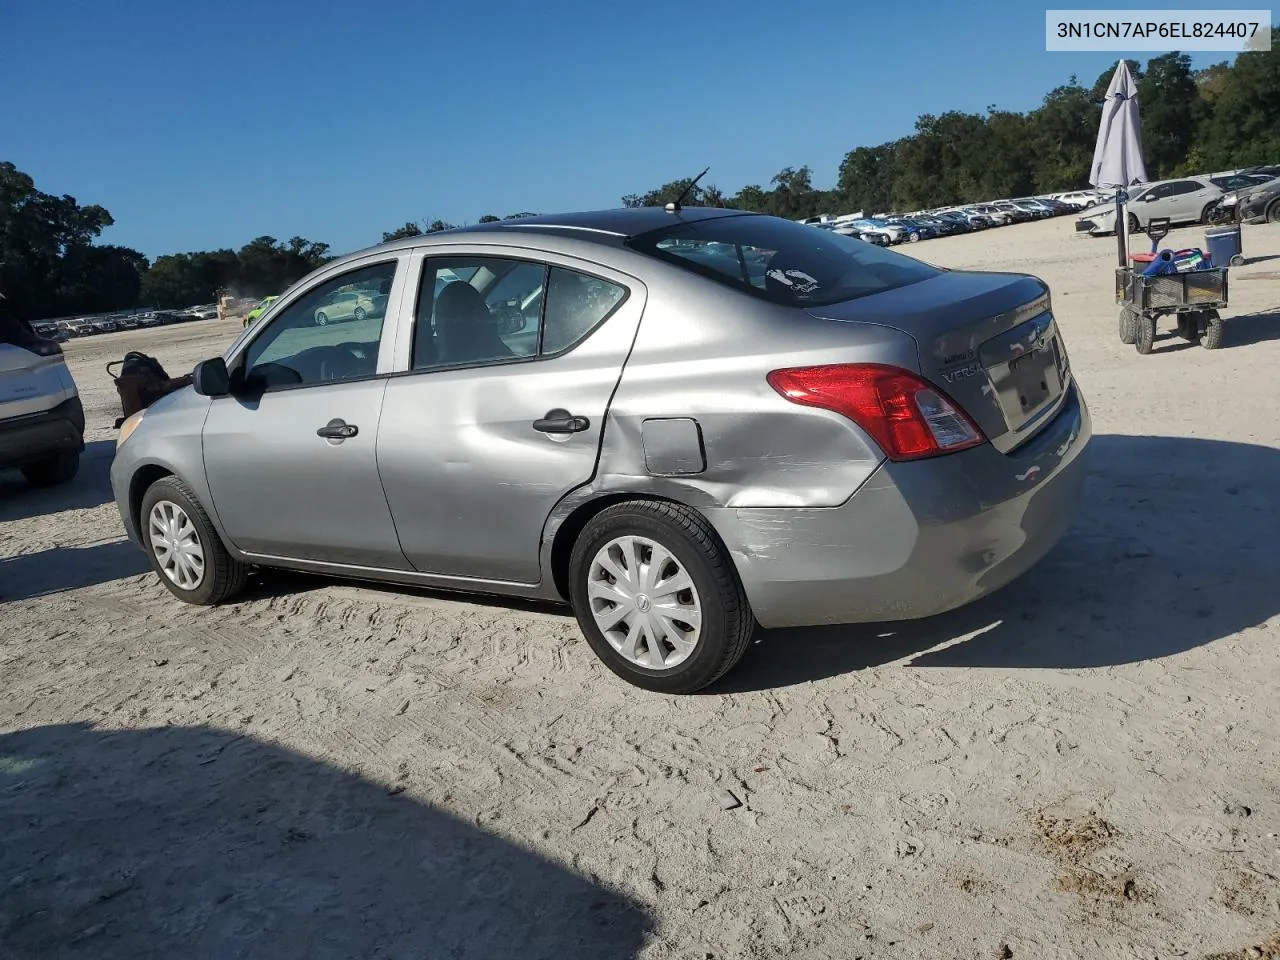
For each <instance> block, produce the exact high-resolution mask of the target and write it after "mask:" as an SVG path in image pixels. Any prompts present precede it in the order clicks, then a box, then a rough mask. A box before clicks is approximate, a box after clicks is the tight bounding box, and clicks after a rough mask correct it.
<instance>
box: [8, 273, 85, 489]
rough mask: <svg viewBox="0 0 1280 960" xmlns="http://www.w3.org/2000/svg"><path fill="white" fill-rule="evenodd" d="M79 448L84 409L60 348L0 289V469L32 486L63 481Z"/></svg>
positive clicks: (75, 461)
mask: <svg viewBox="0 0 1280 960" xmlns="http://www.w3.org/2000/svg"><path fill="white" fill-rule="evenodd" d="M83 449H84V408H83V407H82V406H81V405H80V393H79V391H78V390H77V389H76V382H75V380H73V379H72V377H71V371H70V370H68V369H67V363H66V358H65V357H63V355H62V347H60V346H59V345H58V343H57V341H56V340H50V339H48V338H46V337H42V336H39V335H38V334H37V333H36V332H35V329H34V328H33V327H32V326H31V324H30V323H28V322H27V321H26V320H24V319H23V318H22V317H20V316H18V314H17V313H16V312H15V311H14V310H13V308H12V306H11V305H10V304H9V301H8V300H6V299H5V297H4V295H3V294H0V469H6V468H17V469H19V470H21V471H22V474H23V476H25V477H26V478H27V482H28V483H30V484H32V485H33V486H37V487H48V486H53V485H54V484H59V483H67V482H68V481H69V480H71V479H72V478H73V477H74V476H75V475H76V471H77V470H79V468H80V451H82V450H83Z"/></svg>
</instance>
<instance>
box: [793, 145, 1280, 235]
mask: <svg viewBox="0 0 1280 960" xmlns="http://www.w3.org/2000/svg"><path fill="white" fill-rule="evenodd" d="M1115 199H1116V198H1115V191H1114V190H1068V191H1063V192H1061V193H1053V194H1046V195H1043V196H1036V197H1017V198H1014V199H1009V200H990V201H986V202H982V203H969V204H958V205H954V206H948V207H937V208H934V209H931V210H917V211H914V212H911V213H879V214H876V215H875V216H867V215H865V213H863V212H861V211H860V212H858V213H851V214H845V215H843V216H834V215H831V214H823V215H821V216H817V217H806V218H804V219H802V220H800V221H799V222H800V223H806V224H811V225H812V226H815V227H820V228H822V229H824V230H830V231H832V232H833V233H839V234H843V235H845V236H849V237H856V238H858V239H861V240H865V241H866V242H867V243H874V244H876V245H878V246H883V247H887V246H893V245H896V244H899V243H916V242H918V241H920V240H930V239H932V238H934V237H946V236H951V235H953V234H957V233H971V232H973V231H975V230H987V229H990V228H991V227H1001V226H1005V225H1007V224H1010V223H1025V222H1026V221H1028V220H1040V219H1044V218H1047V217H1055V216H1061V215H1063V214H1076V215H1078V219H1077V220H1076V231H1077V232H1078V233H1087V234H1092V235H1103V234H1109V233H1114V232H1115V214H1116V207H1115ZM1156 217H1168V218H1169V220H1170V222H1171V223H1172V224H1175V225H1177V224H1182V223H1197V222H1200V223H1217V222H1223V221H1228V220H1238V221H1244V222H1250V221H1254V222H1257V221H1264V220H1272V221H1280V165H1269V166H1255V167H1247V168H1245V169H1242V170H1226V171H1222V172H1221V173H1213V174H1207V175H1203V176H1200V175H1197V176H1189V177H1180V178H1177V179H1174V180H1161V181H1158V182H1155V183H1149V184H1142V185H1141V186H1140V187H1134V188H1132V189H1130V190H1129V194H1128V218H1129V230H1130V232H1131V233H1133V232H1138V231H1141V230H1144V229H1146V226H1147V224H1148V223H1149V222H1150V221H1151V220H1152V219H1153V218H1156Z"/></svg>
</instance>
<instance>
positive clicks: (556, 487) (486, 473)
mask: <svg viewBox="0 0 1280 960" xmlns="http://www.w3.org/2000/svg"><path fill="white" fill-rule="evenodd" d="M441 279H443V280H444V281H445V282H443V283H442V282H440V281H441ZM379 288H381V289H385V290H386V291H387V303H386V308H385V310H384V311H382V312H381V313H380V314H378V315H376V316H375V315H373V314H366V316H365V317H364V318H363V319H360V320H354V319H353V320H352V321H350V322H348V323H343V324H339V325H336V326H335V325H326V326H317V325H316V324H315V322H314V316H315V311H316V310H317V309H318V308H319V305H320V304H324V303H327V302H330V299H331V297H332V294H333V292H334V291H336V290H339V289H379ZM1090 432H1091V431H1090V422H1089V415H1088V413H1087V410H1086V406H1085V402H1084V399H1083V398H1082V397H1081V395H1080V392H1079V390H1078V388H1077V386H1076V384H1075V381H1074V379H1073V376H1072V372H1071V367H1070V365H1069V362H1068V358H1067V352H1066V350H1065V348H1064V345H1063V341H1062V337H1061V335H1060V332H1059V330H1058V327H1057V324H1056V322H1055V320H1054V315H1053V310H1052V304H1051V301H1050V293H1049V290H1048V289H1047V288H1046V287H1045V285H1044V284H1043V283H1042V282H1041V281H1040V280H1038V279H1036V278H1034V277H1030V276H1025V275H1020V274H1011V273H979V272H970V271H960V270H944V269H939V268H936V267H933V266H929V265H926V264H924V263H921V262H920V261H918V260H915V259H913V258H911V257H906V256H902V255H900V254H896V253H894V252H891V251H889V250H885V249H881V248H879V247H876V246H873V245H872V244H869V243H863V242H862V241H859V240H854V239H851V238H848V237H842V236H840V235H838V234H834V233H831V232H829V231H826V230H815V229H813V227H810V226H805V225H803V224H799V223H793V222H792V221H790V220H783V219H778V218H774V217H768V216H762V215H758V214H751V213H743V212H739V211H733V210H723V209H704V208H699V209H686V210H681V209H678V208H676V209H662V208H638V209H628V210H619V211H606V212H596V213H577V214H570V215H564V216H539V217H529V218H525V219H521V220H510V221H501V222H499V223H494V224H486V225H483V226H477V227H469V228H466V229H458V230H450V231H443V232H440V233H434V234H430V235H428V236H419V237H411V238H406V239H404V240H398V241H394V242H391V243H388V244H384V245H382V246H379V247H374V248H372V249H369V250H365V251H363V252H360V253H357V254H354V255H351V256H348V257H345V258H344V259H341V260H337V261H335V262H332V263H328V264H326V265H324V266H323V267H321V268H320V269H319V270H317V271H316V272H315V273H313V274H312V275H311V276H309V277H308V278H306V279H304V280H303V281H301V282H300V283H298V284H296V285H295V286H294V287H292V288H291V289H290V290H289V291H288V292H287V293H286V294H284V295H283V297H282V298H281V300H280V302H278V303H277V304H276V305H275V306H274V308H273V310H272V312H271V313H270V314H269V315H267V316H265V317H263V319H262V321H261V322H260V323H259V324H256V325H254V326H252V327H250V328H248V329H247V330H244V331H243V332H242V333H241V334H240V336H239V338H238V339H237V340H236V341H235V342H234V343H232V344H231V346H230V347H229V348H228V349H227V351H226V352H225V354H224V355H223V356H220V357H214V358H211V359H209V360H205V361H204V362H202V363H200V364H199V365H198V366H197V367H196V369H195V372H194V383H193V385H192V386H191V387H187V388H184V389H182V390H179V391H177V392H175V393H172V394H169V395H168V396H166V397H164V398H162V399H161V400H159V401H157V402H156V403H155V404H153V405H152V406H151V407H149V408H148V409H146V410H145V411H143V412H140V413H137V414H135V415H134V416H132V417H130V418H129V419H128V420H127V421H126V422H125V423H124V425H123V426H122V427H121V430H120V439H119V443H118V448H117V452H116V457H115V461H114V463H113V466H112V470H111V481H112V485H113V487H114V491H115V497H116V501H117V504H118V507H119V510H120V514H121V517H122V518H123V521H124V526H125V527H126V529H127V531H128V534H129V536H130V537H131V538H132V539H133V540H134V541H135V542H136V543H138V544H139V545H140V546H141V547H142V548H143V549H144V550H145V551H146V553H147V555H148V556H149V558H150V562H151V565H152V567H153V568H154V570H155V571H156V573H157V574H158V576H159V579H160V582H161V583H163V584H164V585H165V586H166V587H167V588H168V589H169V590H170V591H171V592H172V593H173V594H174V595H176V596H177V597H179V598H180V599H182V600H185V601H188V602H190V603H197V604H215V603H218V602H220V601H224V600H227V599H229V598H231V597H232V596H234V595H235V593H236V592H237V591H238V590H239V589H240V588H241V587H242V586H243V585H244V583H245V579H246V576H247V575H248V574H249V572H250V571H251V570H252V569H254V568H265V567H284V568H291V569H294V570H301V571H311V572H318V573H326V574H334V575H340V576H350V577H354V578H361V579H365V580H375V581H386V582H394V583H400V584H417V585H422V586H424V587H431V588H445V589H453V590H459V591H466V592H471V593H487V594H500V595H507V596H515V597H526V598H540V599H547V600H557V601H563V602H567V603H569V604H571V605H572V608H573V610H574V612H575V614H576V615H577V619H578V622H579V624H580V625H581V628H582V631H583V633H584V634H585V636H586V639H587V642H588V643H589V644H590V646H591V648H592V649H593V650H594V651H595V652H596V654H597V655H598V656H599V657H600V658H601V659H602V660H603V661H604V662H605V664H607V665H608V667H609V668H610V669H611V670H613V671H614V672H615V673H617V674H618V675H620V676H621V677H623V678H625V679H626V680H628V681H630V682H631V683H633V684H636V685H638V686H640V687H644V688H648V689H651V690H657V691H663V692H670V693H676V692H680V693H683V692H689V691H693V690H696V689H698V688H701V687H703V686H705V685H707V684H709V683H711V682H713V681H714V680H716V679H717V678H718V677H720V676H722V675H723V674H724V673H726V672H727V671H728V670H729V669H730V668H731V667H733V665H734V664H735V663H736V662H737V661H738V659H739V658H740V657H741V656H742V654H743V652H744V650H745V649H746V648H747V645H748V643H749V642H750V641H751V638H752V636H753V634H754V633H755V631H756V629H757V628H758V627H763V628H772V627H795V626H804V625H812V624H831V623H848V622H856V621H885V620H903V619H910V618H916V617H925V616H929V615H931V614H936V613H940V612H942V611H945V610H949V609H952V608H954V607H958V606H960V605H962V604H965V603H968V602H970V601H972V600H974V599H975V598H977V597H980V596H982V595H983V594H986V593H989V592H990V591H993V590H995V589H997V588H998V587H1000V586H1002V585H1003V584H1006V583H1008V582H1009V581H1010V580H1013V579H1014V578H1015V577H1018V576H1019V575H1021V574H1023V573H1024V572H1026V571H1027V570H1028V569H1029V568H1030V567H1031V566H1032V565H1033V564H1035V563H1036V562H1037V561H1038V560H1040V558H1041V557H1043V556H1044V555H1045V553H1046V552H1048V551H1049V549H1050V548H1051V547H1052V546H1053V545H1054V544H1055V543H1056V542H1057V541H1058V540H1059V538H1060V537H1061V536H1062V535H1063V533H1064V531H1065V530H1066V529H1067V527H1068V526H1069V524H1070V523H1071V520H1072V517H1073V514H1074V513H1075V511H1076V508H1077V505H1078V503H1079V501H1080V496H1081V488H1082V484H1083V481H1084V474H1085V458H1084V457H1083V456H1082V454H1084V452H1085V450H1086V447H1087V445H1088V443H1089V437H1090Z"/></svg>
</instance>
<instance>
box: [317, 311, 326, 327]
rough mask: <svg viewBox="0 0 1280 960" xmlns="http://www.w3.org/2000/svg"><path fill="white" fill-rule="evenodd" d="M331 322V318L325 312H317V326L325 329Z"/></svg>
mask: <svg viewBox="0 0 1280 960" xmlns="http://www.w3.org/2000/svg"><path fill="white" fill-rule="evenodd" d="M328 322H329V316H328V314H326V313H325V312H324V311H323V310H317V311H316V326H317V327H323V326H324V325H325V324H326V323H328Z"/></svg>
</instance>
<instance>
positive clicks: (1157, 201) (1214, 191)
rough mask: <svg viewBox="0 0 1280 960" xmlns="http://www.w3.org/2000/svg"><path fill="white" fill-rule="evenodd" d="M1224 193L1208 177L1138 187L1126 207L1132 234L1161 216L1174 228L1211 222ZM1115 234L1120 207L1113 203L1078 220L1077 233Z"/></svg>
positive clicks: (1085, 214) (1103, 205)
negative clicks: (1117, 212)
mask: <svg viewBox="0 0 1280 960" xmlns="http://www.w3.org/2000/svg"><path fill="white" fill-rule="evenodd" d="M1224 192H1225V191H1224V190H1223V189H1222V188H1221V187H1219V186H1217V185H1215V184H1214V183H1213V182H1212V181H1211V180H1210V179H1209V178H1208V177H1180V178H1178V179H1177V180H1163V181H1160V182H1159V183H1152V184H1148V185H1146V186H1142V187H1135V188H1133V189H1132V190H1130V191H1129V201H1128V203H1126V204H1125V213H1126V215H1127V216H1128V218H1129V232H1130V233H1138V232H1140V231H1143V230H1145V229H1146V228H1147V225H1148V224H1149V223H1151V221H1152V220H1155V219H1158V218H1160V217H1168V218H1169V225H1170V226H1178V225H1179V224H1184V223H1208V222H1209V216H1210V214H1211V213H1212V211H1213V207H1214V205H1215V204H1216V203H1217V202H1218V201H1219V200H1220V199H1222V195H1223V193H1224ZM1115 231H1116V207H1115V203H1113V202H1111V201H1108V202H1106V203H1100V204H1098V205H1097V206H1095V207H1090V208H1089V209H1087V210H1085V211H1084V212H1083V213H1081V214H1080V219H1079V220H1077V221H1076V232H1077V233H1088V234H1091V235H1093V236H1095V237H1096V236H1102V235H1104V234H1108V233H1115Z"/></svg>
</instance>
